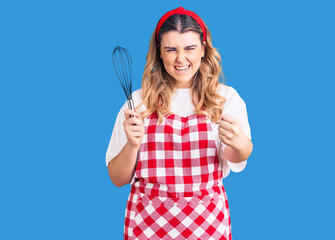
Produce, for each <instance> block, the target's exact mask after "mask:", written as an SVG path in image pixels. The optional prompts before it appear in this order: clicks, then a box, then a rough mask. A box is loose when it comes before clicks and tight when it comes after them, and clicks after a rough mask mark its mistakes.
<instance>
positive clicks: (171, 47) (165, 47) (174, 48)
mask: <svg viewBox="0 0 335 240" xmlns="http://www.w3.org/2000/svg"><path fill="white" fill-rule="evenodd" d="M197 46H198V45H189V46H186V47H185V48H190V47H197ZM164 49H176V48H175V47H169V46H167V47H164Z"/></svg>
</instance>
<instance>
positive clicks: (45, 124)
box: [0, 0, 335, 240]
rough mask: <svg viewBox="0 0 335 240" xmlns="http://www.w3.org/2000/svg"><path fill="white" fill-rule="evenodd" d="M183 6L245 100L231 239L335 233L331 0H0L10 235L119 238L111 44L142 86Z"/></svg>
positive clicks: (4, 229)
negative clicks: (157, 34) (157, 37)
mask: <svg viewBox="0 0 335 240" xmlns="http://www.w3.org/2000/svg"><path fill="white" fill-rule="evenodd" d="M9 2H10V3H9ZM179 6H183V7H184V8H186V9H189V10H193V11H194V12H196V13H197V14H198V15H200V16H201V17H202V18H203V19H204V21H205V22H206V24H207V25H208V27H209V29H210V31H211V32H212V35H213V44H214V46H215V47H216V48H218V50H219V52H220V53H221V56H222V59H223V71H224V74H225V77H226V83H227V85H230V86H233V87H234V88H236V89H237V91H238V92H239V94H240V95H241V97H242V98H243V99H244V101H245V102H246V104H247V110H248V115H249V122H250V126H251V130H252V140H253V143H254V151H253V153H252V155H251V156H250V158H249V161H248V165H247V167H246V169H245V170H244V171H243V172H241V173H238V174H236V173H231V174H230V175H229V177H228V178H226V179H224V185H225V188H226V191H227V195H228V199H229V203H230V208H231V221H232V231H233V237H234V239H235V240H245V239H248V240H249V239H251V240H253V239H265V240H268V239H335V237H334V232H333V231H334V214H335V211H334V201H335V198H334V186H333V185H334V182H335V181H334V180H335V179H334V173H333V172H334V161H335V158H334V146H333V145H334V143H335V141H334V121H335V119H334V116H333V113H334V106H333V105H334V103H335V101H334V90H335V88H334V81H335V77H334V68H335V64H334V62H335V61H334V53H335V51H334V42H335V39H334V22H335V19H334V4H332V3H331V1H322V0H319V1H308V0H305V1H294V0H291V1H288V0H282V1H265V0H264V1H261V0H255V1H242V0H241V1H166V2H159V1H133V2H132V1H117V2H113V1H2V2H1V3H0V41H1V44H0V61H1V62H0V80H1V85H0V106H1V113H0V114H1V117H0V121H1V125H0V130H1V132H0V138H1V145H0V149H1V151H0V158H1V163H0V187H1V189H0V239H122V233H123V221H124V212H125V206H126V200H127V197H128V193H129V190H130V186H129V185H128V186H124V187H122V188H117V187H116V186H114V185H113V184H112V182H111V181H110V179H109V176H108V172H107V168H106V166H105V153H106V150H107V146H108V142H109V139H110V136H111V133H112V130H113V126H114V121H115V118H116V115H117V113H118V111H119V109H120V107H121V106H122V104H123V103H124V101H125V98H124V95H123V92H122V90H121V87H120V85H119V83H118V80H117V78H116V77H115V73H114V69H113V66H112V58H111V56H112V51H113V49H114V47H115V45H121V46H123V47H126V48H127V49H128V50H129V51H130V52H131V54H132V57H133V63H134V82H133V85H134V89H138V88H140V84H141V77H142V73H143V69H144V64H145V57H146V53H147V51H148V44H149V38H150V36H151V34H152V32H153V30H154V28H155V25H156V23H157V21H158V20H159V18H160V17H161V16H162V15H163V14H164V13H165V12H167V11H169V10H171V9H174V8H177V7H179Z"/></svg>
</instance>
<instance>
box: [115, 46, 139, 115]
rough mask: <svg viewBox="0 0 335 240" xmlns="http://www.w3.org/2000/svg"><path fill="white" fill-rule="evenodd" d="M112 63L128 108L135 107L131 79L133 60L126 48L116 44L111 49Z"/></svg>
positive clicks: (132, 108)
mask: <svg viewBox="0 0 335 240" xmlns="http://www.w3.org/2000/svg"><path fill="white" fill-rule="evenodd" d="M113 65H114V69H115V73H116V75H117V77H118V79H119V81H120V83H121V86H122V88H123V91H124V93H125V94H126V97H127V103H128V108H129V109H131V110H134V109H135V105H134V100H133V97H132V94H131V93H132V81H133V62H132V60H131V56H130V53H129V51H128V50H127V49H125V48H123V47H120V46H116V47H115V48H114V51H113Z"/></svg>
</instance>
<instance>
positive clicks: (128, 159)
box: [108, 142, 138, 187]
mask: <svg viewBox="0 0 335 240" xmlns="http://www.w3.org/2000/svg"><path fill="white" fill-rule="evenodd" d="M137 152H138V147H133V146H131V145H130V144H129V143H128V142H127V143H126V145H125V146H124V147H123V149H122V150H121V152H120V153H119V154H118V155H117V156H116V157H114V158H113V159H112V160H111V161H110V162H109V164H108V173H109V177H110V179H111V180H112V182H113V183H114V184H115V185H116V186H118V187H122V186H123V185H126V184H128V183H129V182H130V181H131V178H132V177H133V173H134V168H135V164H136V158H137Z"/></svg>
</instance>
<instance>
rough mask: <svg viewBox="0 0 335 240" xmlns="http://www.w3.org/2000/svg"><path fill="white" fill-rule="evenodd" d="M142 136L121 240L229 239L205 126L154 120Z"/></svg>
mask: <svg viewBox="0 0 335 240" xmlns="http://www.w3.org/2000/svg"><path fill="white" fill-rule="evenodd" d="M144 126H145V133H146V134H144V137H143V139H142V144H141V147H140V154H139V159H138V163H137V167H136V170H135V174H134V177H133V180H132V182H131V184H132V188H131V192H130V195H129V198H128V202H127V209H126V216H125V217H126V218H125V228H124V238H125V239H150V240H151V239H189V240H192V239H206V240H207V239H213V240H214V239H215V240H218V239H227V240H230V239H231V227H230V215H229V207H228V201H227V197H226V193H225V190H224V187H223V185H222V165H221V164H220V161H219V159H218V155H217V147H216V142H215V137H214V134H213V132H212V127H211V123H209V122H206V121H205V117H203V116H197V115H196V114H193V115H190V116H188V117H185V118H184V117H180V116H178V115H170V116H168V117H165V118H164V121H163V123H162V124H161V125H158V116H157V114H155V113H154V114H152V115H151V116H149V117H147V118H146V119H145V121H144Z"/></svg>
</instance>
